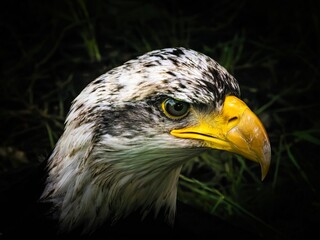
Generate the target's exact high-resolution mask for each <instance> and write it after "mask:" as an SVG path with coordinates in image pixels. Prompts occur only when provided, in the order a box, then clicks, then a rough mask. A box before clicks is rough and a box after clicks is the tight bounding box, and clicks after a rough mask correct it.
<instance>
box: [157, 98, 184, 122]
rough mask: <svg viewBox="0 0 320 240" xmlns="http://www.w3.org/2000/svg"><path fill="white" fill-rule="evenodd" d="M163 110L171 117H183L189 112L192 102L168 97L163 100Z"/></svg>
mask: <svg viewBox="0 0 320 240" xmlns="http://www.w3.org/2000/svg"><path fill="white" fill-rule="evenodd" d="M162 110H163V112H164V113H165V115H166V116H167V117H169V118H171V119H181V118H183V117H185V116H187V114H188V113H189V110H190V104H189V103H187V102H183V101H180V100H176V99H173V98H167V99H165V100H164V101H163V102H162Z"/></svg>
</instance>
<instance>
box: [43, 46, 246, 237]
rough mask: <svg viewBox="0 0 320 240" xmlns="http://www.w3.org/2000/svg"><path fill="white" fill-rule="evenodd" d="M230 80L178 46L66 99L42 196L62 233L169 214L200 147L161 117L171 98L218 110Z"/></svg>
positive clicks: (232, 87) (232, 90)
mask: <svg viewBox="0 0 320 240" xmlns="http://www.w3.org/2000/svg"><path fill="white" fill-rule="evenodd" d="M239 94H240V90H239V86H238V83H237V81H236V80H235V79H234V78H233V77H232V76H231V75H230V74H229V73H228V72H227V71H226V70H225V69H224V68H223V67H221V66H220V65H219V64H218V63H217V62H215V61H214V60H212V59H211V58H210V57H208V56H206V55H203V54H201V53H198V52H196V51H193V50H190V49H185V48H167V49H162V50H156V51H152V52H149V53H146V54H144V55H142V56H140V57H138V58H136V59H133V60H130V61H128V62H126V63H124V64H123V65H122V66H119V67H117V68H114V69H112V70H110V71H109V72H107V73H105V74H103V75H101V76H100V77H98V78H97V79H95V80H94V81H93V82H91V83H90V84H89V85H88V86H87V87H86V88H85V89H84V90H83V91H82V92H81V93H80V94H79V95H78V97H77V98H76V99H75V100H74V101H73V103H72V106H71V109H70V112H69V114H68V117H67V119H66V123H65V130H64V133H63V135H62V136H61V138H60V139H59V141H58V143H57V145H56V147H55V149H54V151H53V153H52V155H51V156H50V158H49V165H48V167H49V176H48V179H47V185H46V188H45V191H44V192H43V195H42V200H43V201H48V202H51V203H52V204H53V211H55V213H56V215H57V216H58V219H59V221H60V226H61V229H62V230H67V231H68V230H71V229H74V228H76V227H82V228H83V229H84V231H85V232H89V231H92V230H94V229H95V228H96V227H98V226H99V225H101V224H102V223H103V222H104V221H110V222H114V221H117V220H118V219H120V218H123V217H125V216H126V215H128V214H130V212H132V211H135V210H139V211H141V215H142V217H143V216H144V215H146V214H147V213H148V212H149V211H150V210H153V211H154V213H155V215H156V214H157V212H158V211H160V209H161V208H164V209H167V220H168V221H169V222H172V221H173V219H174V213H175V204H176V192H177V182H178V178H179V174H180V169H181V166H182V164H183V163H184V162H185V161H187V160H188V159H191V158H192V156H194V155H197V154H199V152H201V151H202V148H201V147H202V142H201V141H198V140H191V139H180V138H175V137H174V136H172V135H170V131H171V130H172V129H176V128H181V127H183V126H187V125H191V124H192V123H193V121H194V118H193V117H192V115H191V114H190V116H188V117H186V118H183V119H181V120H179V121H177V120H172V119H169V118H168V117H166V116H165V114H164V113H163V112H162V110H161V108H160V107H159V106H160V105H161V101H163V100H164V99H166V98H168V97H171V98H174V99H179V100H181V101H185V102H188V103H190V104H191V105H192V106H193V107H194V108H198V109H202V110H203V109H205V111H212V112H215V111H219V110H220V109H221V106H222V103H223V100H224V98H225V97H226V96H227V95H235V96H238V95H239Z"/></svg>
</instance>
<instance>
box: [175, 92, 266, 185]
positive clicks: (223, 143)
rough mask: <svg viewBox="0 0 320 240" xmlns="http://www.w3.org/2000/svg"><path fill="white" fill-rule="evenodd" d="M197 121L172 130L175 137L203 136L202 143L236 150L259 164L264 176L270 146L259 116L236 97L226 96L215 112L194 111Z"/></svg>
mask: <svg viewBox="0 0 320 240" xmlns="http://www.w3.org/2000/svg"><path fill="white" fill-rule="evenodd" d="M197 116H198V119H197V120H198V124H197V125H195V126H191V127H186V128H182V129H175V130H172V131H171V132H170V133H171V134H172V135H173V136H175V137H179V138H191V139H198V140H203V141H204V145H205V146H206V147H210V148H213V149H219V150H226V151H229V152H233V153H236V154H239V155H241V156H243V157H245V158H247V159H249V160H252V161H255V162H258V163H259V164H260V166H261V178H262V180H263V179H264V178H265V177H266V175H267V173H268V170H269V166H270V160H271V147H270V142H269V139H268V135H267V133H266V130H265V129H264V127H263V124H262V123H261V121H260V120H259V118H258V117H257V116H256V115H255V114H254V113H253V112H252V111H251V110H250V109H249V107H248V106H247V105H246V104H245V103H244V102H243V101H242V100H240V99H239V98H237V97H234V96H227V97H226V99H225V101H224V104H223V108H222V110H221V111H220V112H219V113H218V114H212V115H207V114H206V115H205V114H203V113H202V114H201V113H199V114H197Z"/></svg>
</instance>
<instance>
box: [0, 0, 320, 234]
mask: <svg viewBox="0 0 320 240" xmlns="http://www.w3.org/2000/svg"><path fill="white" fill-rule="evenodd" d="M0 14H1V15H0V18H1V20H0V33H1V37H0V61H1V65H0V67H1V72H0V98H1V105H0V120H1V122H0V173H6V172H9V171H12V170H14V169H17V168H20V167H24V166H30V165H34V164H38V163H39V162H41V161H43V160H44V159H45V158H46V157H47V156H48V155H49V154H50V152H51V150H52V149H53V147H54V145H55V143H56V141H57V140H58V138H59V136H60V134H61V133H62V131H63V122H64V119H65V116H66V114H67V112H68V108H69V106H70V103H71V101H72V99H73V98H74V97H75V96H76V95H77V94H78V93H79V92H80V91H81V89H82V88H83V87H84V86H85V85H86V84H87V83H89V82H90V81H92V80H93V79H94V78H96V77H98V76H99V75H100V74H102V73H104V72H105V71H107V70H109V69H111V68H113V67H115V66H118V65H120V64H122V63H123V62H125V61H127V60H129V59H130V58H133V57H136V56H138V55H140V54H143V53H145V52H147V51H150V50H154V49H159V48H164V47H175V46H183V47H188V48H192V49H194V50H197V51H200V52H203V53H205V54H207V55H209V56H210V57H212V58H214V59H215V60H217V61H218V62H219V63H220V64H221V65H223V66H224V67H226V68H227V70H228V71H229V72H230V73H232V74H233V75H234V76H235V77H236V79H237V80H238V81H239V84H240V87H241V90H242V97H243V98H244V99H245V101H246V102H247V103H248V104H249V106H250V107H251V108H252V109H253V110H254V111H255V112H256V113H257V114H258V115H259V117H260V118H261V119H262V121H263V122H264V124H265V126H266V128H267V131H268V133H269V137H270V141H271V144H272V166H271V169H270V173H269V175H268V177H267V178H266V180H265V181H264V182H261V181H260V180H259V169H258V168H257V167H256V166H252V164H251V163H247V162H246V161H244V160H243V159H242V158H239V157H234V156H231V155H228V154H224V153H219V154H217V153H214V154H212V155H214V157H212V156H211V155H210V154H205V155H203V156H201V157H199V158H197V159H195V160H194V161H192V163H190V165H187V166H186V167H185V169H184V172H183V174H184V175H183V177H182V179H181V188H180V190H179V198H180V199H181V200H182V201H185V202H188V203H190V204H192V205H195V206H197V207H199V208H202V209H203V210H205V211H207V212H209V213H212V214H215V215H218V216H220V217H222V218H223V219H225V220H227V221H230V222H233V223H235V224H237V225H239V226H240V227H242V228H248V229H251V231H253V232H258V233H259V234H260V235H261V236H262V238H263V239H266V238H270V237H271V238H272V239H301V238H304V237H306V236H307V235H308V234H310V233H313V232H314V233H316V232H317V226H318V223H320V221H319V220H318V218H319V217H320V214H319V213H320V196H319V195H320V194H319V183H320V181H319V180H320V177H319V171H320V158H319V153H318V152H319V145H320V128H319V126H320V120H319V119H320V118H319V113H320V101H319V90H320V88H319V86H320V84H319V81H320V70H319V67H320V58H319V56H320V18H319V15H320V7H319V1H311V0H304V1H244V0H239V1H230V0H226V1H221V0H220V1H200V0H199V1H178V0H173V1H169V0H162V1H147V0H132V1H129V0H125V1H124V0H119V1H118V0H109V1H103V0H95V1H86V0H74V1H39V0H32V1H31V0H25V1H17V0H16V1H7V2H6V3H2V4H1V7H0ZM234 158H236V160H235V159H234ZM2 184H6V183H2ZM0 186H1V185H0ZM0 197H1V196H0ZM0 214H1V213H0ZM213 227H214V226H213Z"/></svg>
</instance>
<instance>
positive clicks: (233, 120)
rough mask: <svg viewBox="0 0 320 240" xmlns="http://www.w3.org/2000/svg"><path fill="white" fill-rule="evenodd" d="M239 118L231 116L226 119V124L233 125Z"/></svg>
mask: <svg viewBox="0 0 320 240" xmlns="http://www.w3.org/2000/svg"><path fill="white" fill-rule="evenodd" d="M238 120H239V117H237V116H235V117H232V118H230V119H229V120H228V125H229V126H230V125H235V124H236V123H237V122H238Z"/></svg>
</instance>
